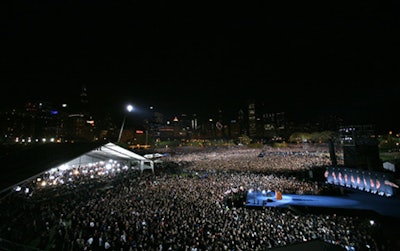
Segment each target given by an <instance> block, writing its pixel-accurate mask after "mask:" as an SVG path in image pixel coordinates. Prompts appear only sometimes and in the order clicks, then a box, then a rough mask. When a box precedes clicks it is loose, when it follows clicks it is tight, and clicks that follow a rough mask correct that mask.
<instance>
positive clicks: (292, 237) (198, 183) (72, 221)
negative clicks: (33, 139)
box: [0, 147, 390, 251]
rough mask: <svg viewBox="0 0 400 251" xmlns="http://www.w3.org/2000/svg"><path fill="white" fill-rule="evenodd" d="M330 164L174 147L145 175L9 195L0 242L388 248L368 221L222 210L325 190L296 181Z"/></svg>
mask: <svg viewBox="0 0 400 251" xmlns="http://www.w3.org/2000/svg"><path fill="white" fill-rule="evenodd" d="M260 151H262V152H263V156H262V157H259V156H258V155H259V153H260ZM339 161H340V159H339ZM329 164H330V159H329V155H327V152H326V151H324V150H321V149H319V148H315V149H309V148H308V149H307V150H305V149H303V148H302V147H299V148H294V149H276V148H268V147H265V148H263V149H251V148H247V147H224V148H212V149H210V148H206V149H202V150H201V151H200V150H197V149H196V151H195V150H193V149H191V150H190V151H187V150H185V149H183V148H182V149H177V150H176V152H174V154H170V155H168V157H165V158H162V161H161V163H159V164H157V165H156V167H155V172H154V173H152V172H151V171H149V172H147V171H144V172H140V171H138V170H137V169H133V168H127V169H121V170H119V171H118V172H117V173H116V172H110V173H109V175H108V174H107V175H102V176H101V178H93V177H91V178H81V179H74V180H73V181H71V182H70V183H68V184H69V185H66V184H61V183H60V184H57V185H56V186H48V187H43V186H40V184H35V186H32V188H31V189H32V190H33V191H31V192H30V193H29V194H26V193H18V192H16V191H15V192H13V193H11V194H9V195H8V196H7V197H5V198H2V201H1V205H0V209H1V211H0V213H1V214H0V217H1V218H0V220H1V221H2V222H3V224H2V225H1V228H0V237H1V238H2V240H3V241H2V242H0V244H4V245H8V248H11V247H17V246H18V248H19V250H24V249H23V248H25V250H28V251H30V250H60V251H63V250H65V251H70V250H71V251H75V250H76V251H84V250H93V251H97V250H102V251H103V250H116V251H136V250H146V251H151V250H154V251H164V250H182V251H201V250H229V251H244V250H268V249H271V248H274V247H282V246H286V245H291V244H295V243H302V242H306V241H312V240H322V241H325V242H327V243H330V244H332V245H339V246H341V247H344V248H346V249H347V250H357V251H358V250H385V248H387V247H388V245H390V243H387V242H385V241H384V238H382V236H380V234H379V231H377V229H376V225H371V224H369V220H370V218H369V217H364V216H362V215H358V214H355V215H352V214H337V213H322V212H321V213H309V212H301V211H297V210H291V209H290V208H275V207H260V208H257V209H254V208H247V207H246V206H231V205H228V204H227V203H226V199H225V197H226V196H227V193H226V191H228V190H232V189H239V188H240V189H242V190H243V191H247V190H249V189H259V190H260V189H268V190H272V191H281V192H282V193H295V194H321V193H324V189H327V187H325V186H324V185H323V184H321V183H320V182H317V181H315V180H313V179H311V178H310V176H312V175H310V176H308V177H307V175H304V173H308V174H309V172H308V171H309V170H313V169H314V170H315V169H318V168H321V169H324V168H325V167H326V166H327V165H329ZM171 170H173V171H171ZM81 173H82V172H81ZM67 174H68V172H65V175H67ZM78 175H79V174H78ZM66 180H67V178H66ZM30 182H31V184H32V182H33V183H35V182H37V180H33V181H30Z"/></svg>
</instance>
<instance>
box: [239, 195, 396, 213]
mask: <svg viewBox="0 0 400 251" xmlns="http://www.w3.org/2000/svg"><path fill="white" fill-rule="evenodd" d="M277 195H278V196H277ZM277 197H278V198H279V199H277ZM280 197H281V198H280ZM289 206H300V207H325V208H341V209H354V210H369V211H374V212H376V213H378V214H380V215H383V216H392V217H397V218H400V210H399V208H400V197H399V196H393V197H384V196H380V195H377V194H371V193H368V192H364V191H357V190H346V192H345V193H344V194H343V195H338V196H327V195H299V194H279V192H275V191H269V190H267V191H252V190H250V191H247V196H246V207H289Z"/></svg>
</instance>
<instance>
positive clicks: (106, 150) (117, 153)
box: [64, 143, 154, 172]
mask: <svg viewBox="0 0 400 251" xmlns="http://www.w3.org/2000/svg"><path fill="white" fill-rule="evenodd" d="M109 160H115V161H118V162H124V163H125V164H126V165H127V166H133V165H135V164H138V165H139V169H140V171H141V172H143V170H145V169H151V171H152V172H154V162H153V161H152V160H149V159H147V158H145V157H143V156H141V155H139V154H136V153H134V152H132V151H129V150H127V149H125V148H122V147H120V146H118V145H116V144H114V143H107V144H105V145H103V146H100V147H98V148H96V149H93V150H91V151H89V152H87V153H85V154H83V155H81V156H79V157H77V158H75V159H72V160H70V161H68V162H66V163H64V166H81V165H85V164H89V163H95V162H99V161H109Z"/></svg>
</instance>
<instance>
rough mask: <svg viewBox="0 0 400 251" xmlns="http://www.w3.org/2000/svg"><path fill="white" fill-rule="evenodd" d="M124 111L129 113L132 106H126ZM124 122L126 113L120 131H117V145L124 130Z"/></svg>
mask: <svg viewBox="0 0 400 251" xmlns="http://www.w3.org/2000/svg"><path fill="white" fill-rule="evenodd" d="M126 110H127V111H128V112H131V111H132V110H133V106H132V105H127V106H126ZM125 120H126V113H125V115H124V119H123V120H122V125H121V129H120V130H119V135H118V143H119V142H120V141H121V136H122V131H123V130H124V125H125Z"/></svg>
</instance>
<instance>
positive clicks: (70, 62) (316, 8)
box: [0, 0, 400, 131]
mask: <svg viewBox="0 0 400 251" xmlns="http://www.w3.org/2000/svg"><path fill="white" fill-rule="evenodd" d="M78 2H79V3H78ZM125 2H128V1H124V4H120V3H117V2H116V1H77V3H74V4H71V3H69V1H60V0H58V1H57V0H55V1H8V3H2V4H1V5H2V7H1V8H0V9H1V10H0V14H1V15H0V21H1V22H0V23H1V27H2V31H1V37H2V39H1V40H2V52H1V61H0V63H1V67H0V80H1V83H2V85H1V88H2V89H1V90H2V91H1V99H0V104H1V106H2V108H4V107H8V106H14V105H18V104H22V103H24V102H26V101H28V100H48V101H53V102H61V101H62V102H64V101H65V102H73V101H74V100H76V99H78V98H79V94H80V90H81V87H82V86H86V87H87V91H88V95H89V101H90V102H91V104H92V105H93V106H96V107H98V108H99V110H102V111H104V110H109V111H110V112H114V113H118V112H119V111H120V110H121V109H124V105H125V104H126V103H128V102H131V103H134V104H135V105H137V106H138V107H148V106H149V105H153V106H154V107H155V108H156V109H158V110H160V111H161V112H164V113H166V114H181V113H198V114H200V115H202V114H204V115H205V116H206V115H208V114H212V113H215V111H216V110H217V109H218V108H220V109H222V110H224V111H226V112H227V113H234V112H235V111H236V110H237V109H238V108H240V107H243V104H245V102H246V101H247V100H248V99H255V100H257V101H259V102H263V103H264V105H265V106H266V107H267V108H268V109H269V110H270V111H271V112H281V111H284V112H286V113H287V114H288V116H290V117H291V118H293V119H294V120H312V119H314V118H316V117H319V116H325V115H327V114H335V115H339V116H341V117H344V118H345V119H346V121H348V122H349V123H354V124H364V123H365V124H376V125H377V127H378V128H383V129H385V130H386V129H388V130H395V131H399V129H400V119H399V118H398V117H399V109H398V107H399V98H398V97H399V95H400V85H399V66H400V64H399V58H400V57H399V56H400V51H399V45H400V41H399V36H398V34H399V31H400V29H399V28H400V25H399V24H400V22H399V13H400V12H399V4H398V3H397V2H396V1H346V2H345V1H343V2H341V1H323V3H319V4H317V5H315V3H313V4H307V3H304V2H302V1H293V2H292V1H284V2H282V1H277V2H280V3H269V2H271V1H264V2H263V3H247V2H241V3H235V2H230V3H229V4H227V5H224V6H223V5H222V4H219V5H218V4H215V3H214V4H213V5H209V3H208V4H207V3H205V2H204V3H201V2H198V1H196V2H192V1H188V2H189V3H181V2H180V3H179V4H178V3H171V2H170V1H150V2H151V3H150V2H148V1H136V2H135V1H131V2H130V4H127V3H125ZM272 2H275V1H272ZM300 2H301V3H300Z"/></svg>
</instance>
